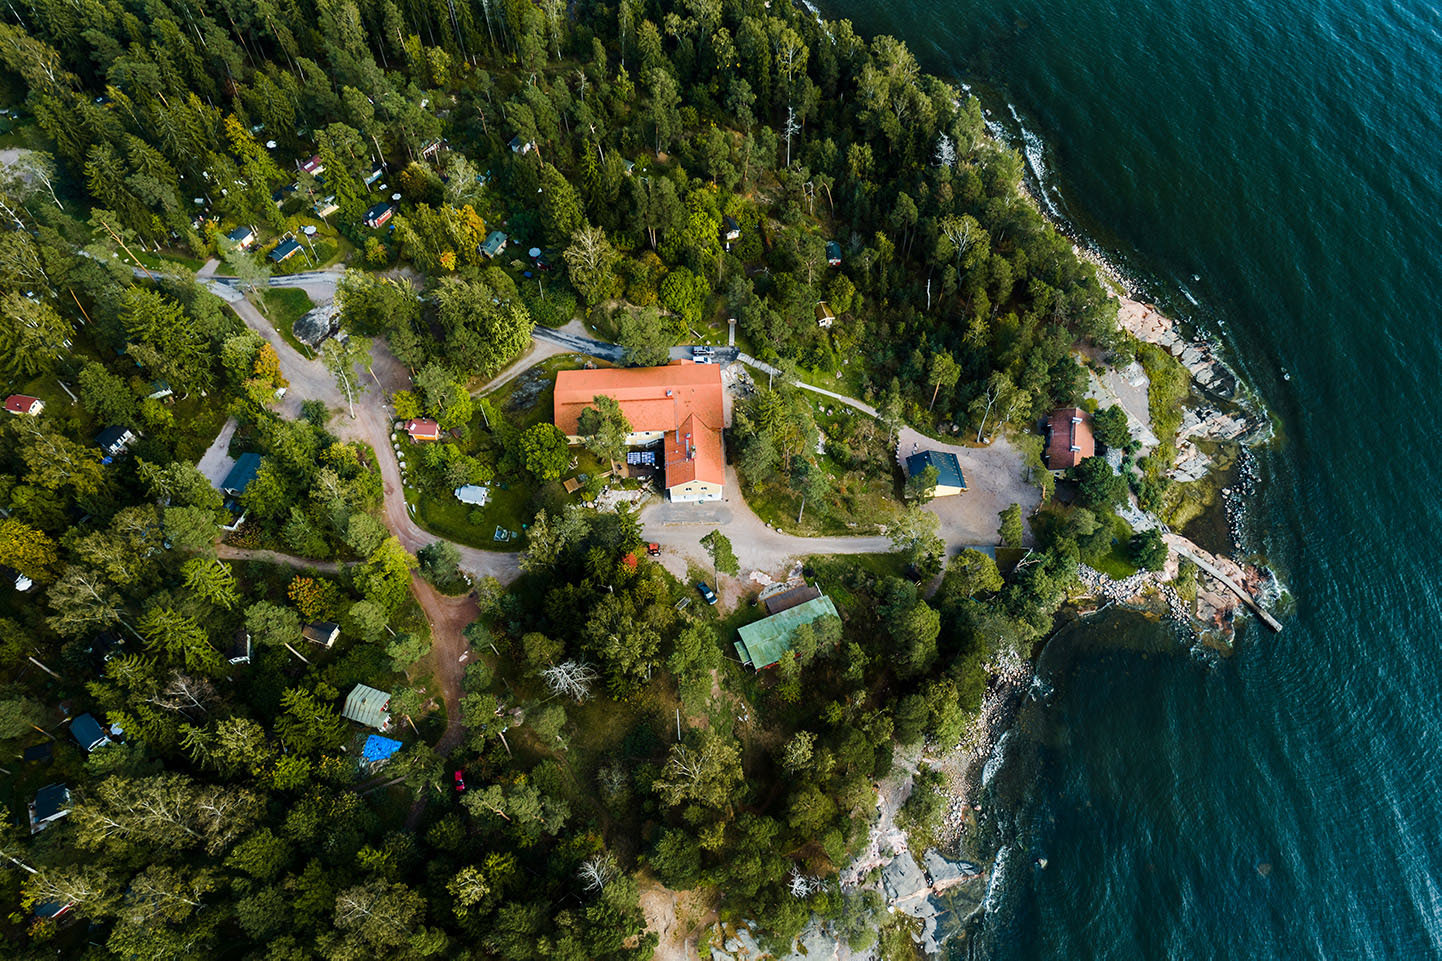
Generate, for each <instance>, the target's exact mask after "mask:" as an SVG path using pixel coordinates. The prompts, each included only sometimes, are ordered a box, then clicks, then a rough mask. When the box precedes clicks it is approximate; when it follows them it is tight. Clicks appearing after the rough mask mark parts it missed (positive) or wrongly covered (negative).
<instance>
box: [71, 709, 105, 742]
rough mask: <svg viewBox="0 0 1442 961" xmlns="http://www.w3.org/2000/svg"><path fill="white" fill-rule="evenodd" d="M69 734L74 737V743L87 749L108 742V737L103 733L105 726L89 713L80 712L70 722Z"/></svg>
mask: <svg viewBox="0 0 1442 961" xmlns="http://www.w3.org/2000/svg"><path fill="white" fill-rule="evenodd" d="M70 736H71V737H73V738H75V743H76V744H79V745H80V746H81V747H83V748H85V750H87V751H94V750H95V749H96V748H102V747H104V746H105V745H107V744H109V743H110V738H109V736H108V735H106V733H105V728H103V727H101V726H100V722H99V721H97V720H95V718H94V717H92V716H90V715H89V714H81V715H80V716H79V717H77V718H76V719H75V720H73V721H71V722H70Z"/></svg>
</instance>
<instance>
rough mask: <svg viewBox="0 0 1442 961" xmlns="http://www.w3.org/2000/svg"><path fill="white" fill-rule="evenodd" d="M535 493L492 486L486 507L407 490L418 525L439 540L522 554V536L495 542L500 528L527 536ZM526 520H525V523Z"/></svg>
mask: <svg viewBox="0 0 1442 961" xmlns="http://www.w3.org/2000/svg"><path fill="white" fill-rule="evenodd" d="M530 502H531V491H530V489H529V488H528V487H526V486H525V485H523V484H517V483H510V484H507V485H505V486H503V485H500V484H492V485H491V496H490V498H489V499H488V500H487V501H486V503H485V506H483V507H475V506H473V505H470V504H462V503H461V502H460V501H458V500H456V499H455V497H454V496H445V495H440V494H433V493H431V492H430V491H422V490H417V489H415V488H414V487H407V488H406V503H407V504H409V505H411V506H412V507H413V508H414V517H415V519H416V523H417V524H419V525H421V526H422V527H424V528H425V529H426V530H428V531H430V532H431V533H432V534H435V535H436V536H438V537H445V538H448V539H449V540H453V541H455V542H456V543H458V544H465V545H467V546H468V547H476V548H480V549H482V550H488V551H519V550H521V549H522V548H524V547H525V537H524V536H521V537H518V538H515V539H512V540H508V541H505V542H499V541H497V540H496V539H495V533H496V528H497V527H503V528H505V529H506V530H508V531H515V532H516V533H517V534H521V535H524V533H525V527H526V526H527V523H528V522H529V520H530V512H529V510H528V508H529V505H530ZM523 518H524V520H523Z"/></svg>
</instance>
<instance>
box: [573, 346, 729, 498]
mask: <svg viewBox="0 0 1442 961" xmlns="http://www.w3.org/2000/svg"><path fill="white" fill-rule="evenodd" d="M599 396H606V397H610V398H612V399H614V400H615V401H616V403H617V404H619V405H620V407H621V411H622V412H623V413H624V414H625V415H626V420H627V421H629V422H630V424H631V433H630V434H629V435H628V436H627V438H626V443H627V444H628V445H630V446H632V447H645V446H650V445H653V444H659V446H660V448H661V451H660V453H659V454H658V456H657V461H658V462H659V463H660V464H661V466H662V467H663V469H664V471H665V479H664V481H663V483H664V486H665V488H666V494H667V496H669V497H670V498H671V500H673V501H682V502H685V501H715V500H720V499H721V498H722V496H723V493H724V488H725V485H726V451H725V447H724V446H723V444H722V439H721V430H722V428H723V427H724V426H725V416H726V410H725V395H724V391H723V390H722V387H721V368H720V367H718V366H716V365H715V364H694V363H691V362H690V361H673V362H672V363H671V364H668V365H667V366H665V367H629V368H619V367H618V368H609V369H604V370H563V371H560V372H559V373H558V374H556V399H555V424H556V426H557V427H558V428H560V430H561V432H562V433H563V434H565V435H566V436H567V438H568V439H569V440H570V441H571V443H573V444H578V443H580V442H581V440H582V438H581V435H580V426H579V424H580V419H581V412H582V411H583V410H585V409H586V408H587V407H592V406H594V404H595V399H596V398H597V397H599Z"/></svg>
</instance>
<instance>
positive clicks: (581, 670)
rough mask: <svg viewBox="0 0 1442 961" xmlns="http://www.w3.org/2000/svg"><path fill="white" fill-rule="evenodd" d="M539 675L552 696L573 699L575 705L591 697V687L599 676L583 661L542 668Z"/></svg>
mask: <svg viewBox="0 0 1442 961" xmlns="http://www.w3.org/2000/svg"><path fill="white" fill-rule="evenodd" d="M540 675H541V680H543V681H545V682H546V687H547V688H549V689H550V691H551V693H552V694H555V695H565V696H566V697H569V698H574V699H575V701H576V703H577V704H579V703H581V702H582V701H584V700H586V698H588V697H590V696H591V685H592V684H593V683H595V681H596V678H597V677H598V676H599V675H598V674H597V673H596V669H595V668H594V667H592V666H591V665H589V664H587V663H586V662H585V661H562V662H561V663H560V664H553V665H551V666H550V667H547V668H543V669H542V670H541V671H540Z"/></svg>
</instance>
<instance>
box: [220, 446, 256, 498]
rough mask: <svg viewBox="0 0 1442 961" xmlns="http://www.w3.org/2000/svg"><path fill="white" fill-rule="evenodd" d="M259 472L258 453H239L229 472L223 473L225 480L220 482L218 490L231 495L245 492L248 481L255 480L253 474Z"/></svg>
mask: <svg viewBox="0 0 1442 961" xmlns="http://www.w3.org/2000/svg"><path fill="white" fill-rule="evenodd" d="M259 473H260V455H259V454H255V453H251V454H241V455H240V456H239V457H237V458H236V459H235V466H234V467H232V468H231V469H230V473H229V474H226V475H225V480H223V481H221V483H220V492H221V493H222V494H229V495H230V496H231V497H239V496H240V495H241V494H244V493H245V489H246V488H247V487H249V486H250V482H251V481H253V480H255V475H257V474H259Z"/></svg>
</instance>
